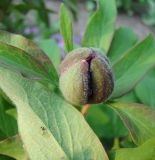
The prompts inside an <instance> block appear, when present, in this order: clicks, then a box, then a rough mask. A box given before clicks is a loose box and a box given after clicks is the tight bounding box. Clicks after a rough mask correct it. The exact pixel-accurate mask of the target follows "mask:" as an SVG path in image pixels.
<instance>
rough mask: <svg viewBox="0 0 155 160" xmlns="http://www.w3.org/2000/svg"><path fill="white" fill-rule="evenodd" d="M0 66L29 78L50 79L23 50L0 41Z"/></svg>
mask: <svg viewBox="0 0 155 160" xmlns="http://www.w3.org/2000/svg"><path fill="white" fill-rule="evenodd" d="M0 66H2V67H5V68H8V69H11V70H13V71H18V72H19V73H21V74H22V75H23V76H25V77H28V78H31V79H44V80H50V77H49V75H48V74H47V73H46V71H45V70H44V68H43V67H42V66H41V65H39V64H38V62H36V60H34V59H33V58H32V56H30V55H28V54H26V53H25V52H24V51H23V50H21V49H19V48H16V47H13V46H11V45H8V44H6V43H3V42H0Z"/></svg>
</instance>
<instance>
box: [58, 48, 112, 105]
mask: <svg viewBox="0 0 155 160" xmlns="http://www.w3.org/2000/svg"><path fill="white" fill-rule="evenodd" d="M59 87H60V90H61V92H62V94H63V96H64V97H65V99H66V100H67V101H68V102H70V103H71V104H74V105H84V104H88V103H94V104H95V103H101V102H104V101H106V100H107V99H108V97H109V96H110V95H111V93H112V91H113V88H114V80H113V74H112V71H111V67H110V64H109V61H108V59H107V57H106V56H104V55H103V53H101V51H100V50H98V49H95V48H80V49H75V50H73V51H72V52H71V53H69V54H68V55H67V56H66V58H65V59H64V60H63V62H62V64H61V66H60V80H59Z"/></svg>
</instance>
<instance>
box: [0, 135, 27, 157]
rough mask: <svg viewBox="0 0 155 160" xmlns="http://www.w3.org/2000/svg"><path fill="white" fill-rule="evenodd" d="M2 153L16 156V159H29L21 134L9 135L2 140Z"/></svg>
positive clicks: (0, 152) (0, 148) (0, 147)
mask: <svg viewBox="0 0 155 160" xmlns="http://www.w3.org/2000/svg"><path fill="white" fill-rule="evenodd" d="M0 154H2V155H6V156H9V157H12V158H15V159H16V160H27V156H26V154H25V151H24V149H23V144H22V142H21V140H20V138H19V136H14V137H9V138H7V139H5V140H3V141H0Z"/></svg>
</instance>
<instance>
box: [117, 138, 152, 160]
mask: <svg viewBox="0 0 155 160" xmlns="http://www.w3.org/2000/svg"><path fill="white" fill-rule="evenodd" d="M154 159H155V138H152V139H149V140H148V141H146V142H145V143H144V144H142V145H141V146H139V147H137V148H123V149H119V150H116V151H115V159H114V160H154Z"/></svg>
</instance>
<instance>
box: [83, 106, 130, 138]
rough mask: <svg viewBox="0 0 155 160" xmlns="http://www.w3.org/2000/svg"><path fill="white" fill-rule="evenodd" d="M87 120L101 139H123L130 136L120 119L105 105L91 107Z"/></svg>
mask: <svg viewBox="0 0 155 160" xmlns="http://www.w3.org/2000/svg"><path fill="white" fill-rule="evenodd" d="M86 120H87V121H88V123H89V125H90V127H91V128H92V129H93V130H94V132H95V133H96V134H97V135H98V137H100V138H102V137H104V138H114V137H123V136H126V135H127V134H128V132H127V129H126V128H125V126H124V124H123V123H122V121H121V120H120V117H119V116H118V115H117V114H116V113H115V112H114V111H113V110H112V109H111V108H109V107H107V106H106V105H104V104H98V105H91V107H90V109H89V111H88V113H87V116H86Z"/></svg>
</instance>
